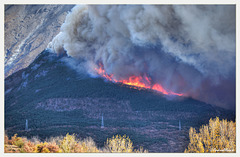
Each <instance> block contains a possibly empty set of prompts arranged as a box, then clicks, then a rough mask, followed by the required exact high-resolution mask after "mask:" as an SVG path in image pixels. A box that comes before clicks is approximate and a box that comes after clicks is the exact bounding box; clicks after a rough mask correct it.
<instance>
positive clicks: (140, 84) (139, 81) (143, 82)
mask: <svg viewBox="0 0 240 157" xmlns="http://www.w3.org/2000/svg"><path fill="white" fill-rule="evenodd" d="M99 66H100V67H99V68H95V71H96V72H97V73H98V75H100V76H101V77H103V78H105V79H107V80H108V81H112V82H117V83H122V84H126V85H129V86H132V87H137V88H145V89H152V90H155V91H158V92H161V93H163V94H165V95H178V96H184V94H181V93H175V92H172V91H167V90H165V89H164V88H163V87H162V86H161V85H160V84H157V83H156V84H153V85H152V83H151V78H150V77H147V76H144V77H142V76H134V75H133V76H130V77H129V78H128V79H126V80H116V79H114V78H113V74H111V75H109V74H107V73H106V71H105V70H104V68H103V65H102V64H100V65H99Z"/></svg>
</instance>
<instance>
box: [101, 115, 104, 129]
mask: <svg viewBox="0 0 240 157" xmlns="http://www.w3.org/2000/svg"><path fill="white" fill-rule="evenodd" d="M101 128H104V122H103V114H102V125H101Z"/></svg>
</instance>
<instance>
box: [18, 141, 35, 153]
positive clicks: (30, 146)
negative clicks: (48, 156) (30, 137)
mask: <svg viewBox="0 0 240 157" xmlns="http://www.w3.org/2000/svg"><path fill="white" fill-rule="evenodd" d="M22 152H24V153H34V152H37V147H36V146H35V144H34V143H32V142H31V141H28V142H26V143H24V146H23V148H22Z"/></svg>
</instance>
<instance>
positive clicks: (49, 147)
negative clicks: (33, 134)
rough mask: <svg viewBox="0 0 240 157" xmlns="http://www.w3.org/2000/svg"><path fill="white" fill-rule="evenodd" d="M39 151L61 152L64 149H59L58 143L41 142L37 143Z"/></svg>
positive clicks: (37, 150)
mask: <svg viewBox="0 0 240 157" xmlns="http://www.w3.org/2000/svg"><path fill="white" fill-rule="evenodd" d="M36 147H37V148H36V152H37V153H61V152H62V151H61V150H60V149H59V147H58V145H56V143H47V142H44V143H40V144H37V145H36Z"/></svg>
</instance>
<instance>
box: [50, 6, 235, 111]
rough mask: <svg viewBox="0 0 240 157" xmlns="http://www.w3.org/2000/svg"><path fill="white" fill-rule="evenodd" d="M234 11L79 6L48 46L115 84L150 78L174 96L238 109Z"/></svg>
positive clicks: (222, 8) (195, 7)
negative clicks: (110, 76) (99, 69)
mask: <svg viewBox="0 0 240 157" xmlns="http://www.w3.org/2000/svg"><path fill="white" fill-rule="evenodd" d="M235 19H236V10H235V6H234V5H218V6H216V5H145V6H141V5H127V6H126V5H99V6H98V5H89V6H82V5H79V6H75V7H74V8H73V9H72V11H71V12H70V13H69V14H68V15H67V17H66V20H65V23H64V24H63V25H62V27H61V32H60V33H59V34H58V35H57V36H56V37H55V38H54V39H53V41H52V42H51V43H49V48H51V49H53V50H54V51H55V52H56V53H65V52H66V53H67V54H68V55H69V56H71V57H73V58H76V59H84V60H86V64H85V65H84V66H85V67H86V68H87V71H88V73H90V74H92V75H94V74H95V75H96V73H95V72H94V68H95V67H97V66H98V64H99V62H101V63H103V65H104V68H105V70H106V72H107V73H109V74H114V77H115V78H116V79H124V78H128V77H129V76H132V75H136V76H139V75H143V74H144V73H145V74H147V75H149V76H150V77H151V78H152V80H153V81H154V82H157V83H161V84H162V85H163V86H164V87H165V88H167V89H170V90H173V91H175V92H181V93H186V94H188V95H189V96H192V97H194V98H196V99H198V100H202V101H205V102H208V103H212V104H217V105H219V106H221V107H225V108H231V109H233V108H234V107H235V86H236V85H235V75H236V74H235V66H236V63H235V57H236V52H235V51H236V50H235V48H236V40H235V34H236V28H235V25H236V21H235Z"/></svg>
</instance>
